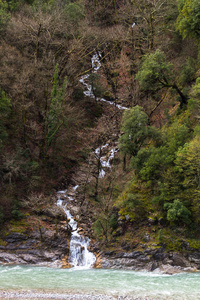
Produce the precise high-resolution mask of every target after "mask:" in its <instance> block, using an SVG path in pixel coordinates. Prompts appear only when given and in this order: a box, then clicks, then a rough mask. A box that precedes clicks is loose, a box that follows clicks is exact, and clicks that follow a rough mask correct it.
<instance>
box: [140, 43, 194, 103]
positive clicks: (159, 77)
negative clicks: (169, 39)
mask: <svg viewBox="0 0 200 300" xmlns="http://www.w3.org/2000/svg"><path fill="white" fill-rule="evenodd" d="M172 68H173V65H172V64H171V63H168V62H167V61H166V57H165V54H164V52H162V51H161V50H159V49H157V50H156V51H155V52H154V53H151V54H149V55H148V54H147V55H145V56H144V60H143V63H142V66H141V68H140V70H139V72H138V73H137V75H136V80H138V82H139V84H140V87H141V89H142V90H143V91H151V92H152V93H157V92H158V91H159V90H161V89H162V88H172V89H174V90H175V91H176V92H177V93H178V95H179V96H180V99H178V100H179V101H180V103H181V104H180V107H181V108H183V106H184V105H186V104H187V102H188V99H187V96H185V95H184V94H183V93H182V91H181V90H180V88H179V87H178V86H177V84H176V82H175V76H174V75H175V74H174V73H173V70H172Z"/></svg>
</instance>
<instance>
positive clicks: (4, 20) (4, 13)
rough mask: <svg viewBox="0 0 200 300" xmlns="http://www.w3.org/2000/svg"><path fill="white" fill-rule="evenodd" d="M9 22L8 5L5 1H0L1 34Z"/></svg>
mask: <svg viewBox="0 0 200 300" xmlns="http://www.w3.org/2000/svg"><path fill="white" fill-rule="evenodd" d="M9 20H10V14H9V12H8V3H7V2H6V1H5V0H0V33H2V32H3V30H4V29H5V27H6V25H7V24H8V21H9Z"/></svg>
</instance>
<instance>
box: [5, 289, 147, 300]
mask: <svg viewBox="0 0 200 300" xmlns="http://www.w3.org/2000/svg"><path fill="white" fill-rule="evenodd" d="M3 299H4V300H5V299H7V300H10V299H16V300H18V299H27V300H28V299H32V300H36V299H45V300H50V299H61V300H64V299H65V300H66V299H67V300H116V299H118V300H144V299H142V298H132V297H131V298H130V297H128V296H107V295H94V294H70V293H69V294H68V293H53V292H35V291H12V292H11V291H0V300H3ZM145 300H148V299H147V298H145ZM149 300H150V299H149Z"/></svg>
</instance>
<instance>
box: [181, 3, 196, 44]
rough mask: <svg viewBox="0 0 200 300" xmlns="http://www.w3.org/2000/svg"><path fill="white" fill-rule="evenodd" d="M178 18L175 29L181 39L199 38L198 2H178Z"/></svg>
mask: <svg viewBox="0 0 200 300" xmlns="http://www.w3.org/2000/svg"><path fill="white" fill-rule="evenodd" d="M177 2H178V9H179V16H178V18H177V21H176V28H177V30H178V31H179V32H180V34H181V35H182V37H183V38H186V37H188V36H190V37H194V38H195V39H197V40H199V38H200V2H199V0H178V1H177Z"/></svg>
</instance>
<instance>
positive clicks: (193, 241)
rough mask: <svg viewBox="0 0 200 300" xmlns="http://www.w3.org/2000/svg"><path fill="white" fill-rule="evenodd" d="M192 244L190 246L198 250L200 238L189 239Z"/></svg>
mask: <svg viewBox="0 0 200 300" xmlns="http://www.w3.org/2000/svg"><path fill="white" fill-rule="evenodd" d="M187 242H188V243H189V245H190V248H192V249H195V250H198V249H199V248H200V241H198V240H187Z"/></svg>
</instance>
